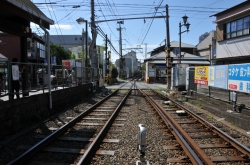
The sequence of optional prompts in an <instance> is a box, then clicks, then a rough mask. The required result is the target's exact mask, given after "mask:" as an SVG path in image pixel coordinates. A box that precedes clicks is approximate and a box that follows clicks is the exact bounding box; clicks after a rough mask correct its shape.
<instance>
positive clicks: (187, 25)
mask: <svg viewBox="0 0 250 165" xmlns="http://www.w3.org/2000/svg"><path fill="white" fill-rule="evenodd" d="M182 19H183V24H182V23H181V22H180V23H179V35H180V45H179V46H180V48H179V49H180V54H179V59H180V61H179V62H180V63H181V34H182V33H184V32H189V26H190V24H189V23H188V22H187V19H188V16H186V15H185V16H183V17H182ZM182 26H186V28H187V30H185V31H183V32H182V31H181V27H182Z"/></svg>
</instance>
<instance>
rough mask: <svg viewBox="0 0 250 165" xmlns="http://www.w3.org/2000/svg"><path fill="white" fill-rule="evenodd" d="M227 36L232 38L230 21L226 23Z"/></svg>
mask: <svg viewBox="0 0 250 165" xmlns="http://www.w3.org/2000/svg"><path fill="white" fill-rule="evenodd" d="M226 32H227V33H226V38H227V39H228V38H230V23H227V25H226Z"/></svg>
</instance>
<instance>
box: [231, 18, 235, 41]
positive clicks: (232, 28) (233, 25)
mask: <svg viewBox="0 0 250 165" xmlns="http://www.w3.org/2000/svg"><path fill="white" fill-rule="evenodd" d="M231 37H232V38H233V37H236V21H234V22H231Z"/></svg>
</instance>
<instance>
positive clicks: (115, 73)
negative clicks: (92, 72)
mask: <svg viewBox="0 0 250 165" xmlns="http://www.w3.org/2000/svg"><path fill="white" fill-rule="evenodd" d="M117 76H118V70H117V68H112V71H111V78H116V77H117Z"/></svg>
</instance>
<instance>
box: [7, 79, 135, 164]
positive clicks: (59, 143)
mask: <svg viewBox="0 0 250 165" xmlns="http://www.w3.org/2000/svg"><path fill="white" fill-rule="evenodd" d="M132 85H133V84H132ZM132 85H131V87H132ZM130 92H131V90H128V91H126V93H124V91H123V92H119V90H116V91H115V92H113V93H112V94H110V95H109V96H107V97H105V98H104V99H102V100H101V101H100V102H98V103H96V104H95V105H93V106H92V107H91V108H89V109H88V110H87V111H85V112H83V113H81V114H79V115H78V116H77V117H75V118H72V117H70V116H69V117H68V119H70V121H69V122H67V123H66V122H64V123H62V125H63V126H61V127H60V128H49V129H50V130H54V132H53V133H51V134H50V135H48V136H46V135H43V134H42V132H41V135H36V136H35V137H33V138H35V139H38V141H39V140H40V141H39V142H38V143H37V144H35V145H33V146H29V145H21V146H19V147H18V149H19V150H24V151H25V150H26V151H25V152H24V153H23V154H21V155H20V156H18V157H17V158H16V159H14V160H12V161H11V162H9V163H8V164H9V165H11V164H37V163H38V164H41V163H43V162H44V161H45V159H44V158H46V163H60V162H67V161H65V160H64V158H65V157H64V155H65V156H66V157H67V158H66V159H67V160H69V158H68V157H69V156H70V155H72V158H71V159H75V160H76V161H75V162H74V164H86V162H89V161H90V158H91V156H90V155H93V154H100V155H113V154H114V151H107V150H97V147H98V146H99V144H100V143H102V142H104V143H117V142H119V140H118V139H105V138H104V137H105V135H106V133H107V132H108V130H109V129H110V127H111V126H112V127H118V128H119V127H121V126H122V125H123V124H121V123H119V122H122V121H124V120H126V119H124V118H122V117H118V118H117V115H118V114H119V111H120V109H121V107H122V105H123V104H124V102H125V100H126V98H127V97H128V94H129V93H130ZM115 122H118V123H115ZM119 131H120V130H116V129H115V130H111V131H110V132H111V133H116V132H119ZM54 153H56V154H54ZM58 153H62V154H61V155H58ZM40 159H41V160H40Z"/></svg>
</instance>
